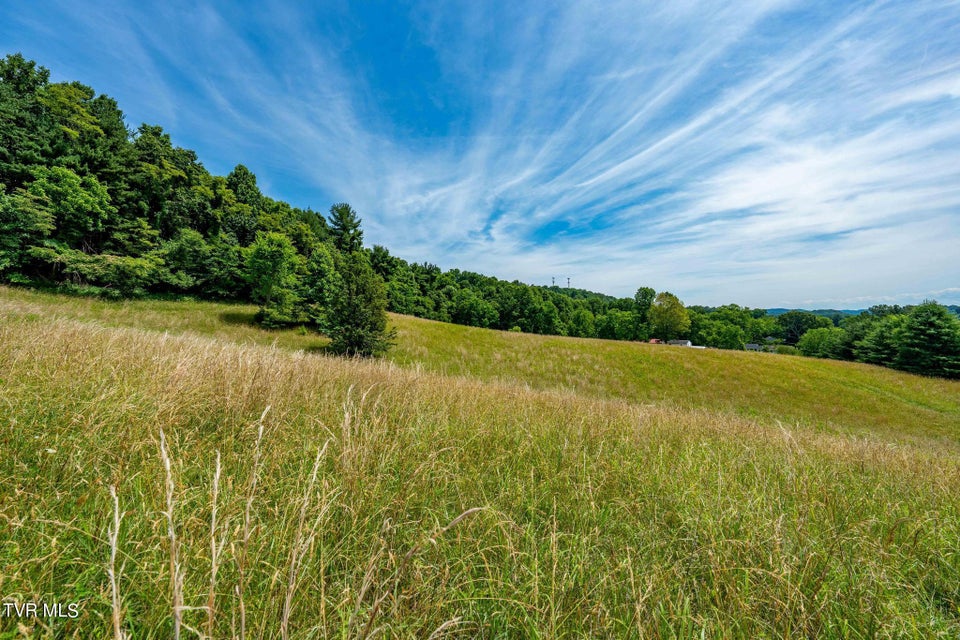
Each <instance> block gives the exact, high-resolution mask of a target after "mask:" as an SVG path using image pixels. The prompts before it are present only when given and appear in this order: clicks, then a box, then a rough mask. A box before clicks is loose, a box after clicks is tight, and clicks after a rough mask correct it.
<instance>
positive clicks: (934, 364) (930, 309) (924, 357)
mask: <svg viewBox="0 0 960 640" xmlns="http://www.w3.org/2000/svg"><path fill="white" fill-rule="evenodd" d="M898 347H899V348H898V350H897V358H896V361H895V362H894V366H895V367H896V368H897V369H902V370H904V371H911V372H913V373H919V374H923V375H927V376H940V377H943V378H960V320H958V319H957V318H956V316H954V315H953V314H951V313H950V312H949V311H948V310H947V309H946V308H945V307H943V306H941V305H939V304H937V303H936V302H932V301H926V302H924V303H923V304H920V305H917V306H916V307H914V308H913V309H912V310H911V311H910V313H909V314H907V319H906V322H905V323H904V326H903V332H902V334H901V339H900V343H899V345H898Z"/></svg>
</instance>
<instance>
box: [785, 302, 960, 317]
mask: <svg viewBox="0 0 960 640" xmlns="http://www.w3.org/2000/svg"><path fill="white" fill-rule="evenodd" d="M904 306H905V307H908V306H913V305H904ZM943 306H944V307H946V308H947V309H949V310H950V313H952V314H954V315H956V316H960V305H955V304H945V305H943ZM766 311H767V314H768V315H771V316H780V315H783V314H785V313H786V312H788V311H810V313H813V314H816V315H818V316H825V317H828V318H830V317H833V316H834V315H836V314H840V315H844V316H857V315H860V314H861V313H863V312H864V311H867V309H813V310H812V311H811V310H809V309H785V308H783V307H775V308H773V309H767V310H766Z"/></svg>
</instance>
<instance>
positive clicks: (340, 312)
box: [326, 251, 395, 356]
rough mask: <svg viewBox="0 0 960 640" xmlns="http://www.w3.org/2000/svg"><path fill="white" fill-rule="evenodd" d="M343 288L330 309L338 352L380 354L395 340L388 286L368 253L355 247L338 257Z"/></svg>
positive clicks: (331, 330)
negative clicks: (389, 317) (390, 325)
mask: <svg viewBox="0 0 960 640" xmlns="http://www.w3.org/2000/svg"><path fill="white" fill-rule="evenodd" d="M337 258H338V259H337V272H338V273H339V274H340V281H339V283H338V284H339V287H338V288H339V290H338V291H336V292H335V294H334V295H333V296H331V304H330V307H329V309H328V310H327V316H326V322H327V335H328V336H329V337H330V340H331V342H330V349H331V350H332V351H333V352H334V353H339V354H342V355H348V356H378V355H381V354H383V353H385V352H386V351H387V349H389V348H390V345H391V344H392V340H393V337H394V335H395V334H394V332H393V331H387V290H386V287H385V286H384V284H383V280H382V279H381V278H380V276H378V275H377V274H376V273H374V271H373V268H372V267H371V266H370V261H369V259H368V258H367V256H366V254H364V253H362V252H360V251H354V252H351V253H348V254H341V255H339V256H338V257H337Z"/></svg>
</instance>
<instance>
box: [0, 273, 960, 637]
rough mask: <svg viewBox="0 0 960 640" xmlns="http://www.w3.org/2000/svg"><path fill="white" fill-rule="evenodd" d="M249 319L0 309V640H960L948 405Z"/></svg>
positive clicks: (171, 307)
mask: <svg viewBox="0 0 960 640" xmlns="http://www.w3.org/2000/svg"><path fill="white" fill-rule="evenodd" d="M254 311H255V309H253V308H252V307H246V306H234V305H219V304H214V303H198V302H158V301H135V302H127V303H109V302H103V301H97V300H92V299H84V298H66V297H60V296H54V295H49V294H38V293H32V292H25V291H20V290H12V289H0V427H2V431H0V443H2V449H0V451H2V453H0V487H2V489H0V596H2V597H3V598H4V600H5V601H7V602H18V603H22V602H27V601H33V602H44V603H54V602H56V603H64V604H67V603H78V604H79V617H77V618H76V619H69V618H63V619H56V618H42V617H41V618H39V619H24V618H22V619H16V618H12V617H0V637H11V638H14V637H23V636H27V637H30V636H33V637H83V638H103V637H135V638H169V637H173V636H175V635H177V634H179V636H180V637H197V636H201V637H218V638H219V637H230V638H261V637H262V638H275V637H289V638H323V637H331V638H372V637H389V638H426V637H431V636H432V637H485V638H494V637H502V638H560V637H570V638H579V637H596V638H607V637H625V638H701V637H703V638H726V637H730V638H784V637H785V638H794V637H801V638H806V637H826V638H904V637H905V638H930V637H942V638H956V637H958V636H960V447H958V443H960V383H958V382H947V381H939V380H932V379H925V378H920V377H916V376H910V375H906V374H902V373H897V372H893V371H889V370H884V369H880V368H876V367H869V366H864V365H858V364H849V363H835V362H826V361H817V360H807V359H802V358H797V357H789V356H775V355H771V354H755V353H751V354H747V353H733V352H722V351H711V350H706V351H699V350H689V349H683V348H671V347H663V346H650V345H638V344H624V343H615V342H605V341H599V340H576V339H565V338H553V337H543V336H529V335H521V334H512V333H502V332H492V331H485V330H480V329H472V328H467V327H457V326H453V325H445V324H441V323H434V322H428V321H423V320H418V319H414V318H408V317H402V316H394V317H392V318H391V322H392V323H393V325H394V326H396V328H397V329H398V343H397V345H396V347H395V348H394V349H393V351H392V352H391V354H390V356H389V357H388V359H387V360H384V361H377V362H370V361H352V360H341V359H337V358H332V357H329V356H327V355H325V353H324V351H323V346H324V340H323V339H322V338H320V337H318V336H315V335H310V334H304V333H301V332H298V331H295V330H291V331H281V332H267V331H262V330H259V329H257V328H255V327H253V326H251V325H250V324H249V319H250V318H251V317H252V314H253V312H254ZM161 433H162V434H163V435H162V436H161ZM218 457H219V461H220V463H219V466H218V462H217V461H218ZM111 488H113V490H114V492H115V495H116V503H114V501H113V498H112V495H111Z"/></svg>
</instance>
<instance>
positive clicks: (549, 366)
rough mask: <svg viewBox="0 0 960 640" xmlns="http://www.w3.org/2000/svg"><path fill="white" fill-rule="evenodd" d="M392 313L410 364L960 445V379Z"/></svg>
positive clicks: (127, 321) (193, 328) (18, 295)
mask: <svg viewBox="0 0 960 640" xmlns="http://www.w3.org/2000/svg"><path fill="white" fill-rule="evenodd" d="M0 302H2V304H4V305H5V307H6V308H7V309H8V312H10V313H14V312H16V313H19V314H28V315H29V314H32V315H33V316H35V317H41V316H42V317H51V316H52V317H60V318H70V319H76V320H82V321H92V322H96V323H98V324H102V325H105V326H112V327H136V328H142V329H149V330H154V331H163V332H168V333H171V334H188V335H199V336H209V337H216V338H219V339H222V340H226V341H229V342H234V343H237V344H242V345H252V344H259V345H271V346H277V347H280V348H283V349H290V350H303V351H306V352H310V353H315V352H322V351H323V347H324V346H325V345H326V344H327V340H326V339H325V338H324V337H322V336H319V335H317V334H314V333H309V332H305V331H302V330H286V331H266V330H263V329H259V328H257V327H256V326H254V325H253V316H254V314H255V313H256V307H254V306H252V305H231V304H222V303H213V302H196V301H191V302H186V303H185V302H172V301H152V300H133V301H128V302H121V303H118V302H109V301H103V300H98V299H94V298H81V297H65V296H57V295H51V294H42V293H36V292H31V291H26V290H19V289H9V288H0ZM390 320H391V325H392V326H393V327H394V328H396V329H397V332H398V340H397V345H396V346H395V347H394V349H393V350H392V351H391V352H390V353H389V354H388V356H387V357H388V359H389V360H390V361H392V362H395V363H397V364H399V365H402V366H404V367H416V368H420V369H422V370H426V371H432V372H437V373H441V374H443V375H448V376H461V377H462V376H466V377H471V378H477V379H480V380H484V381H492V382H499V383H503V384H508V385H521V386H525V387H529V388H531V389H535V390H559V391H565V392H568V393H572V394H575V395H579V396H589V397H594V398H603V399H622V400H627V401H629V402H632V403H637V404H656V405H658V406H674V407H680V408H697V409H700V408H703V409H709V410H719V411H724V412H731V413H735V414H737V415H740V416H745V417H757V418H765V419H770V420H779V421H781V422H783V423H786V424H787V425H788V426H792V425H797V424H800V425H803V426H811V427H814V428H818V429H823V430H828V431H831V432H837V433H857V434H859V435H867V436H869V435H875V434H883V436H884V437H887V438H896V439H911V438H914V437H936V438H939V439H941V441H942V442H943V445H944V446H951V447H953V446H956V445H957V444H960V381H951V380H939V379H929V378H923V377H920V376H915V375H910V374H904V373H901V372H897V371H893V370H891V369H885V368H882V367H875V366H870V365H863V364H859V363H851V362H838V361H831V360H819V359H812V358H801V357H797V356H783V355H777V354H769V353H753V352H750V353H748V352H737V351H721V350H714V349H706V350H699V349H684V348H677V347H669V346H665V345H648V344H639V343H627V342H614V341H609V340H588V339H577V338H561V337H555V336H536V335H530V334H518V333H512V332H505V331H490V330H486V329H477V328H474V327H464V326H460V325H453V324H447V323H441V322H433V321H430V320H423V319H420V318H414V317H411V316H400V315H391V318H390Z"/></svg>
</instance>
